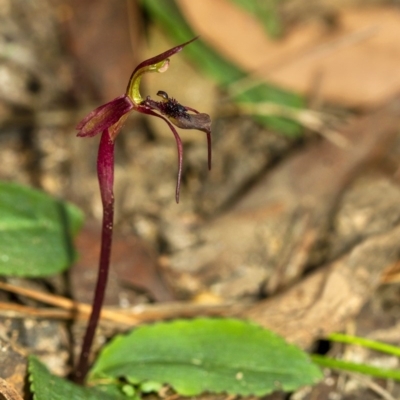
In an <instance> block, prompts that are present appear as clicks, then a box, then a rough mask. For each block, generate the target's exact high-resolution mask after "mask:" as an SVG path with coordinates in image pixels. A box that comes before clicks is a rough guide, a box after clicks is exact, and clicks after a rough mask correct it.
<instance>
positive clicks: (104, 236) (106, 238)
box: [74, 130, 114, 384]
mask: <svg viewBox="0 0 400 400" xmlns="http://www.w3.org/2000/svg"><path fill="white" fill-rule="evenodd" d="M97 175H98V179H99V186H100V193H101V200H102V204H103V225H102V233H101V251H100V261H99V273H98V276H97V283H96V290H95V294H94V299H93V307H92V313H91V315H90V318H89V323H88V326H87V328H86V333H85V337H84V339H83V344H82V350H81V355H80V358H79V362H78V366H77V368H76V371H75V377H74V381H75V382H76V383H79V384H82V383H83V382H84V381H85V378H86V375H87V373H88V370H89V356H90V350H91V348H92V344H93V339H94V335H95V333H96V328H97V325H98V322H99V318H100V312H101V308H102V306H103V300H104V295H105V291H106V286H107V279H108V271H109V269H110V258H111V244H112V233H113V226H114V193H113V184H114V142H113V141H112V140H111V139H110V135H109V132H108V130H105V131H104V132H103V134H102V136H101V139H100V145H99V152H98V157H97Z"/></svg>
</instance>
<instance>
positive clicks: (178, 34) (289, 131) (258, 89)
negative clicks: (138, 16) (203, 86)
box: [141, 0, 304, 136]
mask: <svg viewBox="0 0 400 400" xmlns="http://www.w3.org/2000/svg"><path fill="white" fill-rule="evenodd" d="M141 4H142V7H143V8H144V9H145V10H146V11H147V12H148V13H149V14H150V15H151V16H152V18H153V19H154V20H155V21H156V22H157V23H158V24H159V25H161V26H162V27H163V28H164V29H165V30H166V31H167V32H168V34H169V35H170V36H171V37H172V38H173V39H174V41H175V42H177V43H180V42H185V41H187V40H188V38H191V37H193V36H196V35H195V33H193V31H192V29H191V27H190V26H189V25H188V23H187V22H186V21H185V19H184V17H183V15H182V14H181V12H180V10H179V8H178V6H177V5H176V3H175V2H174V1H173V0H169V1H159V0H146V1H142V3H141ZM185 54H186V55H188V56H189V57H190V58H191V59H192V60H193V61H194V62H195V64H196V66H197V67H198V68H199V69H201V70H203V71H204V72H205V73H206V74H207V75H209V76H210V77H211V78H212V79H214V80H215V81H216V82H217V83H218V84H219V85H221V87H222V88H223V89H225V90H227V91H228V92H229V86H230V85H231V84H233V83H235V82H237V81H238V80H240V79H242V78H245V77H246V73H245V72H244V71H242V70H240V69H239V68H238V67H237V66H235V65H233V64H232V63H230V62H228V61H227V60H225V59H224V58H223V57H222V56H221V55H219V54H218V53H217V52H216V51H214V50H213V49H212V48H210V47H209V46H207V45H206V44H205V43H204V42H202V41H201V39H200V40H197V41H196V42H194V43H193V44H191V45H190V46H188V47H187V48H185ZM250 87H251V88H250ZM250 87H249V88H248V89H246V90H245V89H244V90H243V91H241V92H240V93H231V95H232V99H233V100H234V101H237V102H243V101H246V102H253V103H258V102H272V103H277V104H283V105H286V106H288V107H303V106H304V100H303V99H302V97H300V96H298V95H296V94H294V93H290V92H288V91H285V90H283V89H280V88H278V87H276V86H273V85H268V84H265V83H257V82H255V84H254V85H253V83H251V85H250ZM257 120H258V121H259V122H260V123H262V124H265V125H266V126H268V127H269V128H272V129H275V130H277V131H278V132H281V133H283V134H286V135H289V136H297V135H299V134H300V133H301V127H300V125H299V124H297V123H296V122H293V121H291V120H289V119H286V118H282V117H275V116H266V117H257Z"/></svg>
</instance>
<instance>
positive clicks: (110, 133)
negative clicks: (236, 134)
mask: <svg viewBox="0 0 400 400" xmlns="http://www.w3.org/2000/svg"><path fill="white" fill-rule="evenodd" d="M196 39H197V38H194V39H192V40H189V41H188V42H186V43H183V44H181V45H179V46H176V47H173V48H172V49H170V50H167V51H166V52H164V53H162V54H159V55H158V56H155V57H152V58H150V59H148V60H146V61H143V62H142V63H140V64H139V65H138V66H137V67H136V68H135V70H134V71H133V73H132V75H131V77H130V79H129V83H128V87H127V89H126V93H125V94H124V95H122V96H119V97H117V98H116V99H114V100H111V101H110V102H108V103H106V104H104V105H102V106H100V107H98V108H96V109H95V110H93V111H92V112H90V113H89V114H88V115H87V116H86V117H85V118H84V119H83V120H82V121H81V122H80V123H79V124H78V125H77V127H76V129H77V130H78V131H79V132H78V134H77V136H80V137H91V136H95V135H97V134H98V133H101V134H102V135H101V139H100V145H99V151H98V157H97V175H98V179H99V186H100V194H101V200H102V205H103V222H102V235H101V250H100V261H99V273H98V277H97V283H96V289H95V294H94V299H93V307H92V312H91V315H90V318H89V322H88V326H87V329H86V333H85V336H84V339H83V344H82V350H81V355H80V359H79V362H78V366H77V368H76V371H75V377H74V379H75V381H76V382H77V383H83V382H84V380H85V377H86V375H87V372H88V367H89V355H90V350H91V347H92V343H93V339H94V335H95V331H96V327H97V324H98V321H99V318H100V312H101V308H102V304H103V300H104V294H105V289H106V285H107V279H108V271H109V266H110V258H111V245H112V232H113V226H114V193H113V185H114V141H115V139H116V137H117V135H118V133H119V131H120V130H121V127H122V125H123V124H124V122H125V121H126V119H127V117H128V114H129V113H130V112H131V111H137V112H140V113H142V114H147V115H152V116H155V117H158V118H161V119H163V120H164V121H165V122H166V123H167V125H168V126H169V128H170V129H171V131H172V133H173V135H174V137H175V140H176V145H177V148H178V178H177V183H176V191H175V199H176V202H177V203H178V202H179V192H180V185H181V177H182V160H183V146H182V141H181V138H180V137H179V135H178V132H177V131H176V129H175V127H174V125H176V126H177V127H179V128H183V129H197V130H200V131H203V132H205V133H206V135H207V145H208V168H209V169H211V120H210V117H209V115H207V114H204V113H199V112H198V111H196V110H195V109H193V108H190V107H186V106H183V105H182V104H180V103H178V101H177V100H175V99H173V98H169V97H168V94H167V93H166V92H164V91H159V92H158V93H157V95H158V96H160V97H161V100H160V101H155V100H152V99H151V98H150V97H149V96H147V97H146V98H145V99H143V98H142V96H141V94H140V90H139V89H140V81H141V79H142V76H143V75H144V74H145V73H147V72H164V71H166V70H167V69H168V67H169V57H171V56H173V55H174V54H176V53H178V52H180V51H181V50H182V49H183V48H184V47H185V46H186V45H188V44H189V43H191V42H193V41H194V40H196Z"/></svg>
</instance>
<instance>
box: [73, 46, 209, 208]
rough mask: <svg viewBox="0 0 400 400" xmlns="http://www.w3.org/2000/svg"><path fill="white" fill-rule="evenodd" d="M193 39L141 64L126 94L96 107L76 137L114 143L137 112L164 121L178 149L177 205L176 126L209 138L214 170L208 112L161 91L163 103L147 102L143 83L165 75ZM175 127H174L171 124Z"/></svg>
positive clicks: (180, 148)
mask: <svg viewBox="0 0 400 400" xmlns="http://www.w3.org/2000/svg"><path fill="white" fill-rule="evenodd" d="M196 39H197V38H194V39H192V40H190V41H188V42H186V43H183V44H181V45H179V46H176V47H173V48H172V49H170V50H167V51H166V52H164V53H162V54H159V55H158V56H155V57H152V58H150V59H148V60H146V61H143V62H142V63H140V64H139V65H138V66H137V67H136V68H135V70H134V71H133V72H132V75H131V77H130V79H129V84H128V87H127V89H126V93H125V94H124V95H122V96H119V97H117V98H116V99H114V100H111V101H110V102H108V103H106V104H104V105H102V106H100V107H98V108H96V109H95V110H93V111H92V112H91V113H89V114H88V115H87V116H86V117H85V118H84V119H83V120H82V121H81V122H80V123H79V124H78V125H77V127H76V129H78V130H79V132H78V134H77V136H80V137H91V136H95V135H97V134H98V133H101V132H105V131H108V132H107V135H108V136H109V138H110V140H112V141H114V140H115V138H116V137H117V135H118V133H119V131H120V129H121V127H122V125H123V124H124V122H125V120H126V118H127V116H128V114H129V113H130V112H131V111H137V112H139V113H142V114H147V115H151V116H155V117H158V118H161V119H163V120H164V121H165V122H166V123H167V124H168V126H169V128H170V129H171V131H172V133H173V135H174V137H175V140H176V144H177V149H178V178H177V184H176V194H175V197H176V202H177V203H178V202H179V192H180V184H181V177H182V161H183V146H182V140H181V138H180V136H179V134H178V132H177V131H176V129H175V127H174V126H173V125H175V126H177V127H178V128H181V129H197V130H200V131H203V132H205V133H206V135H207V146H208V168H209V169H211V120H210V116H209V115H208V114H205V113H199V112H198V111H196V110H195V109H193V108H190V107H186V106H183V105H181V104H180V103H178V101H177V100H175V99H174V98H169V97H168V95H167V93H166V92H164V91H159V92H158V93H157V95H158V96H161V97H162V100H161V101H155V100H152V99H151V98H150V96H147V97H146V98H145V99H143V98H142V96H141V94H140V90H139V89H140V81H141V79H142V76H143V75H144V74H145V73H148V72H164V71H166V70H167V69H168V67H169V57H171V56H172V55H174V54H176V53H178V52H180V51H181V50H182V49H183V48H184V47H185V46H186V45H188V44H189V43H191V42H193V41H194V40H196ZM172 124H173V125H172Z"/></svg>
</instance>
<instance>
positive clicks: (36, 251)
mask: <svg viewBox="0 0 400 400" xmlns="http://www.w3.org/2000/svg"><path fill="white" fill-rule="evenodd" d="M82 222H83V214H82V212H81V211H80V210H79V209H78V208H76V207H75V206H73V205H71V204H68V203H65V202H62V201H60V200H56V199H54V198H52V197H50V196H49V195H47V194H45V193H43V192H40V191H38V190H34V189H31V188H28V187H23V186H19V185H16V184H14V183H8V182H0V274H1V275H12V276H25V277H38V276H45V275H51V274H56V273H58V272H61V271H63V270H65V269H66V268H67V267H68V266H70V265H71V263H72V262H73V261H74V259H75V251H74V248H73V244H72V237H73V236H74V235H76V233H77V232H78V230H79V228H80V226H81V225H82Z"/></svg>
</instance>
